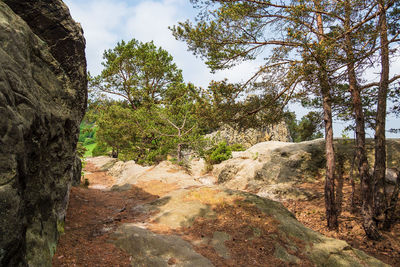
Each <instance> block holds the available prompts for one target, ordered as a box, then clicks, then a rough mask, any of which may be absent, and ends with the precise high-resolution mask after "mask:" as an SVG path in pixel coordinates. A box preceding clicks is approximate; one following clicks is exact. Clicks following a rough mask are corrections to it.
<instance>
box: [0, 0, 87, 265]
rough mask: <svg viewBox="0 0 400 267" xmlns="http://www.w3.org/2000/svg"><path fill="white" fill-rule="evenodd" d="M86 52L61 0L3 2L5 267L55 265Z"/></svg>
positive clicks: (83, 93)
mask: <svg viewBox="0 0 400 267" xmlns="http://www.w3.org/2000/svg"><path fill="white" fill-rule="evenodd" d="M84 48H85V40H84V38H83V32H82V29H81V27H80V26H79V25H78V24H76V23H75V22H74V21H73V19H72V18H71V16H70V14H69V11H68V8H67V7H66V6H65V5H64V3H63V2H62V1H61V0H38V1H21V0H3V1H0V266H51V259H52V255H53V254H54V251H55V248H56V244H57V240H58V236H59V233H58V231H60V230H62V227H63V220H64V216H65V209H66V206H67V203H68V196H69V188H70V186H71V181H72V176H73V173H74V169H75V168H74V165H75V148H76V143H77V140H78V131H79V124H80V121H81V119H82V117H83V115H84V110H85V106H86V98H87V79H86V59H85V54H84ZM75 173H78V172H77V171H75Z"/></svg>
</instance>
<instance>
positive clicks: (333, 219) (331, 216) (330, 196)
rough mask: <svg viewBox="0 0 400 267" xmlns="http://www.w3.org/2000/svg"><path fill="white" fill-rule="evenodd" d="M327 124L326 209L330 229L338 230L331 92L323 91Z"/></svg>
mask: <svg viewBox="0 0 400 267" xmlns="http://www.w3.org/2000/svg"><path fill="white" fill-rule="evenodd" d="M322 91H323V92H322V94H323V106H324V122H325V153H326V177H325V190H324V191H325V208H326V219H327V223H328V228H329V229H337V228H338V215H337V209H336V201H335V150H334V147H333V128H332V122H333V121H332V107H331V97H330V94H329V91H328V92H326V90H322Z"/></svg>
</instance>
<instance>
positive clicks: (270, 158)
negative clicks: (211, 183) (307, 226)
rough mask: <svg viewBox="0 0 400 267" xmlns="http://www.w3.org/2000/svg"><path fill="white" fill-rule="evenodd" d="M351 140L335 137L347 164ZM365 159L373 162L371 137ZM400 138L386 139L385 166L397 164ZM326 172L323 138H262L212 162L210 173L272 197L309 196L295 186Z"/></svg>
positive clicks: (237, 186) (351, 151) (232, 184)
mask: <svg viewBox="0 0 400 267" xmlns="http://www.w3.org/2000/svg"><path fill="white" fill-rule="evenodd" d="M353 141H354V140H345V139H336V140H335V149H336V153H337V154H341V155H343V157H344V158H345V168H349V167H350V163H351V162H352V157H353V155H354V151H355V148H354V143H353ZM367 152H368V159H369V162H370V164H371V166H373V160H374V150H373V140H368V141H367ZM399 160H400V140H398V139H389V140H387V166H388V167H396V166H399ZM324 173H325V141H324V139H317V140H313V141H307V142H301V143H285V142H276V141H270V142H262V143H258V144H256V145H254V146H252V147H251V148H249V149H247V150H246V151H243V152H234V153H233V157H232V159H229V160H226V161H224V162H222V163H220V164H218V165H214V169H213V175H214V176H215V177H216V178H217V181H218V183H219V184H221V185H224V186H225V187H228V188H230V189H235V190H245V191H249V192H253V193H256V194H257V195H259V196H262V197H268V198H272V199H275V200H283V199H309V198H312V197H314V196H315V192H313V191H307V190H305V189H300V188H298V187H296V186H295V185H296V184H301V183H304V182H313V181H315V180H317V179H319V178H323V177H324Z"/></svg>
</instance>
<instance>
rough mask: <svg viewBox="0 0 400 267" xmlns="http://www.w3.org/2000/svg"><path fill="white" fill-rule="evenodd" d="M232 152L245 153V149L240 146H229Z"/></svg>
mask: <svg viewBox="0 0 400 267" xmlns="http://www.w3.org/2000/svg"><path fill="white" fill-rule="evenodd" d="M229 147H230V148H231V150H232V151H245V150H246V148H245V147H244V146H243V145H242V144H232V145H230V146H229Z"/></svg>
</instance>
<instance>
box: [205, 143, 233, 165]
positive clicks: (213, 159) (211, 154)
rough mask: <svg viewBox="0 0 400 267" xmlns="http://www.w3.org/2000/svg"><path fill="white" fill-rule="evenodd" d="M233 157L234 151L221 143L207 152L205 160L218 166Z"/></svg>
mask: <svg viewBox="0 0 400 267" xmlns="http://www.w3.org/2000/svg"><path fill="white" fill-rule="evenodd" d="M231 157H232V149H231V148H230V147H229V146H228V145H227V144H226V143H225V142H221V143H219V144H218V145H216V146H214V147H213V148H211V149H210V150H208V151H207V152H206V157H205V160H206V162H207V163H210V164H218V163H221V162H222V161H224V160H227V159H230V158H231Z"/></svg>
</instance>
